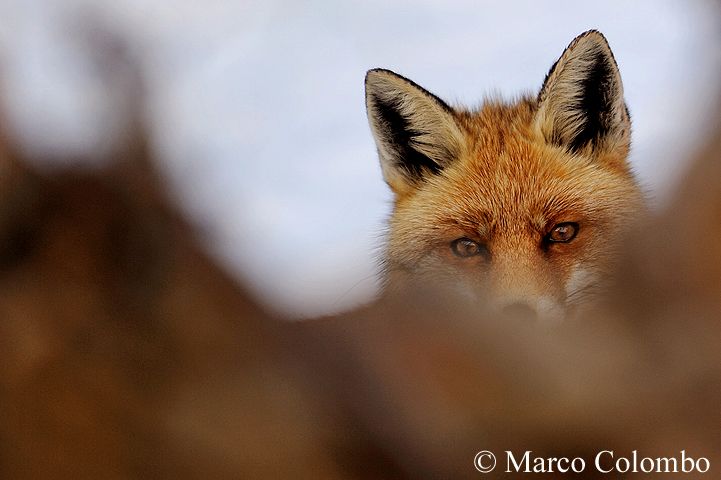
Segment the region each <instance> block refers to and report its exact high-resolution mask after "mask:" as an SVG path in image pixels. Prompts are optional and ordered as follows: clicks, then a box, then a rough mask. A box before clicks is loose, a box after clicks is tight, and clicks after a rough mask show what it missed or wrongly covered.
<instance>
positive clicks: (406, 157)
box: [365, 69, 463, 193]
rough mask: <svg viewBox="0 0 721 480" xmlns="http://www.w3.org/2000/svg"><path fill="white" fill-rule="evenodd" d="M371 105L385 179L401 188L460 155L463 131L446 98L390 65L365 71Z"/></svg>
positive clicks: (395, 186) (392, 186) (372, 128)
mask: <svg viewBox="0 0 721 480" xmlns="http://www.w3.org/2000/svg"><path fill="white" fill-rule="evenodd" d="M365 85H366V109H367V113H368V122H369V124H370V127H371V131H372V133H373V137H374V138H375V142H376V146H377V148H378V155H379V157H380V162H381V168H382V170H383V176H384V178H385V180H386V182H387V183H388V184H389V185H390V186H391V188H392V189H393V190H394V191H395V192H396V193H401V192H403V191H406V190H408V189H409V188H412V187H413V186H415V185H417V184H418V183H419V182H420V181H421V180H422V179H423V178H424V177H425V176H426V175H429V174H433V173H438V172H439V171H440V170H441V169H443V168H444V167H445V166H446V165H447V164H448V163H449V162H451V161H452V160H453V159H454V158H456V157H457V156H458V153H459V151H460V148H461V145H462V144H463V135H462V133H461V130H460V127H459V126H458V124H457V122H456V120H455V117H454V115H453V111H452V110H451V108H450V107H449V106H448V105H446V104H445V103H444V102H443V101H442V100H441V99H439V98H438V97H436V96H435V95H433V94H431V93H430V92H428V91H426V90H424V89H423V88H421V87H420V86H418V85H416V84H415V83H413V82H412V81H410V80H408V79H406V78H404V77H401V76H400V75H397V74H395V73H393V72H391V71H389V70H382V69H375V70H370V71H369V72H368V73H367V75H366V80H365Z"/></svg>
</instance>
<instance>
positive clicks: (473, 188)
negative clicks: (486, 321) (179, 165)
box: [368, 32, 643, 320]
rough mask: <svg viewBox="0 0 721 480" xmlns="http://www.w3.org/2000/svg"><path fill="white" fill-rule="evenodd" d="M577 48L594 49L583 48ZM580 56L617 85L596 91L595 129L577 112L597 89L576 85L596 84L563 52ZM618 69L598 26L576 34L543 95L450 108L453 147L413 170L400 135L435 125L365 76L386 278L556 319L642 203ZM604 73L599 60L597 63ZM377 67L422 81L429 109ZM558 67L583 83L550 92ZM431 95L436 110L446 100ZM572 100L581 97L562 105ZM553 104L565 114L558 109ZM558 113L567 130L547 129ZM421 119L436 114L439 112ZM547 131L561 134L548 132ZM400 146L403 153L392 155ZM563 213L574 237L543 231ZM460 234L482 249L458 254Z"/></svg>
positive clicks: (585, 295)
mask: <svg viewBox="0 0 721 480" xmlns="http://www.w3.org/2000/svg"><path fill="white" fill-rule="evenodd" d="M589 38H590V40H589ZM584 43H585V44H587V45H585V46H584V45H583V44H584ZM579 44H580V45H581V46H580V47H577V46H578V45H579ZM574 48H575V50H574ZM579 48H587V49H588V51H589V52H590V53H587V52H585V51H580V52H579ZM604 48H605V49H606V50H607V51H606V50H604ZM599 52H601V53H599ZM584 55H587V57H588V58H585V61H586V63H588V62H593V61H597V60H596V59H597V58H600V59H601V60H600V61H602V62H605V63H604V64H603V65H601V66H600V67H599V68H600V69H608V77H609V78H611V74H613V77H612V78H613V79H614V81H615V82H616V84H615V85H611V86H612V87H615V88H617V90H615V91H612V92H610V93H607V92H604V95H606V97H604V98H603V99H601V100H599V101H607V104H603V105H602V107H601V108H600V110H601V113H600V114H599V118H600V120H598V121H600V122H606V121H607V122H608V123H607V124H602V125H601V127H600V128H599V129H598V132H600V133H596V132H594V130H592V128H593V127H594V126H595V124H594V123H593V122H594V121H596V120H595V119H590V120H588V122H587V124H586V123H583V122H584V121H586V120H585V119H584V118H583V115H587V116H592V115H594V111H593V108H594V106H595V105H594V104H593V101H595V100H594V99H593V98H591V99H590V100H588V102H586V103H582V101H585V100H579V99H578V98H576V97H574V96H573V95H576V96H578V95H581V94H584V93H585V94H588V91H591V95H593V93H594V92H593V91H592V88H590V87H588V86H586V85H587V84H584V83H583V82H592V80H593V79H591V80H585V79H584V78H580V79H577V78H570V79H569V78H568V75H569V73H568V72H571V73H573V74H577V73H578V72H574V71H573V67H574V65H573V64H572V63H570V66H569V62H572V61H573V58H574V57H581V58H584V57H583V56H584ZM594 55H595V57H594ZM604 55H606V56H604ZM568 58H570V59H571V60H568ZM589 58H590V59H589ZM564 62H566V63H565V64H564ZM559 65H560V66H559ZM559 68H561V69H563V68H565V73H564V71H561V72H560V73H559ZM615 68H616V67H615V61H613V56H612V55H611V54H610V50H609V49H608V46H607V44H606V42H605V39H604V38H603V37H602V36H601V35H600V34H599V33H597V32H589V33H586V34H584V35H582V36H580V37H579V38H578V39H576V40H575V41H574V42H573V43H572V44H571V45H570V46H569V48H568V49H567V50H566V52H564V55H563V56H562V57H561V59H560V60H559V62H558V63H557V64H556V66H554V69H552V72H551V73H550V74H549V76H548V79H547V81H546V84H545V85H544V88H543V90H542V94H543V95H539V98H537V99H536V98H530V97H525V98H521V99H520V100H517V101H515V102H503V101H500V100H489V101H486V102H485V103H484V104H483V105H482V106H481V107H480V108H479V109H477V110H466V109H460V108H454V109H452V111H451V113H452V115H451V116H450V117H452V119H453V123H454V125H455V126H456V127H457V128H459V129H460V131H461V132H462V136H463V141H462V142H461V144H460V146H456V144H457V143H458V141H457V139H455V138H454V139H453V142H452V143H449V146H448V147H445V150H442V151H449V152H450V155H451V156H452V158H432V157H430V156H428V155H426V156H425V157H421V162H425V163H426V164H430V165H431V167H432V168H433V169H436V170H437V171H430V170H429V169H428V168H427V167H425V166H424V165H421V167H422V168H419V169H418V170H419V171H420V172H421V173H420V174H419V173H418V172H415V173H414V172H413V170H412V168H415V167H414V166H413V165H404V164H403V161H405V160H406V159H407V158H409V156H417V155H418V153H417V152H416V151H412V150H409V149H408V148H407V147H406V148H405V150H403V149H402V148H401V147H399V146H398V145H399V143H401V142H402V141H403V140H404V139H405V138H406V137H404V136H403V135H404V134H405V135H406V136H410V138H411V140H410V142H413V141H414V139H415V138H417V131H422V132H423V135H425V137H428V136H431V137H432V136H433V134H434V132H433V131H432V130H430V131H429V129H428V128H426V126H425V124H423V125H422V124H420V122H418V121H417V120H416V119H415V118H405V120H404V119H403V118H402V119H401V120H399V119H398V118H399V117H398V115H396V116H395V117H394V116H393V115H394V113H393V110H392V109H393V107H394V104H393V103H389V102H387V101H386V99H385V97H375V96H374V95H375V92H374V90H373V85H371V86H370V87H368V90H369V91H368V104H369V118H370V121H371V127H372V129H373V131H374V134H375V135H376V141H377V143H378V146H379V153H380V154H381V163H382V164H383V165H384V175H385V176H386V180H387V181H388V183H389V185H390V186H391V188H392V190H393V191H394V193H395V204H394V210H393V214H392V216H391V219H390V222H389V232H388V239H387V250H386V258H385V262H386V265H385V266H386V271H387V278H386V280H387V284H388V285H391V286H392V285H395V284H398V283H405V281H406V280H409V279H418V278H421V279H424V280H430V281H435V282H440V283H442V284H443V285H452V286H453V288H456V289H459V290H461V291H465V292H468V293H469V294H470V295H471V296H473V297H477V298H481V299H483V300H486V302H485V304H487V305H491V306H492V307H498V308H502V307H505V306H508V305H514V304H522V305H524V306H526V307H529V308H530V309H531V310H534V311H535V312H536V313H537V314H539V315H540V316H541V317H542V318H543V319H546V320H558V319H560V318H562V317H563V316H564V315H565V314H567V313H568V312H569V311H570V310H571V309H572V308H573V307H575V306H578V305H581V304H584V303H586V301H587V300H588V299H589V298H591V297H592V295H591V293H593V292H594V291H596V290H598V289H599V288H600V286H601V285H602V284H603V280H604V279H605V278H606V277H607V273H606V272H607V271H608V269H609V267H610V266H611V265H612V263H613V258H614V256H615V247H616V246H617V245H618V242H619V241H620V240H621V239H622V238H623V235H624V232H625V231H627V230H628V228H629V227H630V226H631V225H632V224H633V223H634V222H635V221H636V220H637V219H638V217H639V214H640V213H641V212H642V211H643V198H642V195H641V192H640V189H639V187H638V185H637V183H636V181H635V179H634V178H633V175H632V174H631V172H630V168H629V166H628V164H627V161H626V157H627V155H628V150H629V138H628V132H629V130H630V123H629V121H628V116H627V112H626V110H625V104H624V103H623V97H622V89H621V84H620V76H618V74H617V70H616V69H615ZM554 70H555V71H554ZM604 74H606V71H605V70H603V71H601V75H604ZM378 75H383V76H385V77H386V78H387V81H388V82H392V81H396V82H408V83H409V84H410V85H412V86H414V87H416V88H418V89H419V90H421V92H420V93H416V94H414V95H417V96H418V97H422V98H423V102H424V104H423V108H424V111H423V112H422V113H423V115H427V110H428V107H427V103H428V101H429V100H428V99H429V98H435V97H432V96H431V94H429V93H427V92H425V91H422V89H420V87H417V86H416V85H415V84H412V82H409V81H407V80H405V79H403V78H402V77H399V76H394V75H395V74H392V72H387V71H371V72H369V77H374V76H378ZM564 75H565V76H564ZM589 75H591V74H589ZM557 78H560V79H561V80H563V81H565V84H564V85H563V88H565V89H566V90H568V89H569V88H570V87H569V86H568V85H569V82H571V83H570V84H572V82H576V83H577V84H578V85H580V87H579V88H585V90H582V91H581V90H579V91H580V92H581V93H580V94H579V92H571V93H570V94H569V93H568V92H565V91H564V92H561V93H557V92H555V93H554V88H555V89H556V90H559V88H558V87H557V83H561V82H557V83H553V82H555V81H556V79H557ZM371 80H373V79H372V78H371ZM602 80H603V81H602V82H600V83H601V84H603V85H602V86H607V85H608V82H607V81H606V77H603V79H602ZM604 82H605V83H604ZM382 93H383V92H382ZM383 94H385V93H383ZM554 95H555V96H554ZM559 95H561V96H560V97H559ZM563 95H567V97H563ZM549 97H550V100H551V101H549V100H548V99H549ZM413 100H414V98H413V97H410V98H406V97H404V98H403V99H402V101H403V108H405V109H411V108H412V102H413ZM436 100H437V102H439V106H440V108H439V110H445V109H447V108H450V107H447V106H446V105H445V104H443V103H442V101H441V100H440V99H436ZM383 102H386V103H385V104H384V103H383ZM574 102H575V103H574ZM409 104H410V105H411V107H408V106H407V105H409ZM578 105H581V106H582V107H583V108H579V112H574V111H571V113H570V114H569V111H570V110H572V109H573V108H574V106H578ZM587 105H590V106H588V107H587ZM584 108H585V110H584ZM554 109H555V110H556V111H557V112H560V113H553V112H554ZM606 110H609V112H610V113H609V112H607V111H606ZM611 110H613V111H612V112H611ZM389 111H390V113H388V112H389ZM589 111H590V113H589ZM549 112H550V113H549ZM403 113H404V112H401V114H403ZM416 113H417V112H416ZM441 115H446V112H443V113H441V112H439V113H438V118H441V119H444V118H445V117H441ZM554 115H556V117H554ZM558 116H563V120H564V121H565V122H566V123H565V124H564V125H565V127H562V128H567V129H566V130H565V131H560V132H557V134H554V133H553V131H554V128H556V129H558V128H560V127H558V125H559V124H560V123H559V120H558V118H557V117H558ZM554 118H555V122H556V123H555V126H554ZM569 118H575V119H576V120H575V121H577V124H574V125H571V126H570V127H569V125H570V124H569V123H568V122H569V120H568V119H569ZM579 118H580V120H578V119H579ZM444 121H445V120H444ZM394 122H395V123H394ZM404 122H405V123H404ZM426 123H428V124H432V125H436V124H439V123H440V122H439V121H438V119H437V118H434V119H433V121H432V122H426ZM589 125H590V127H589ZM394 128H395V129H396V130H397V131H394V130H393V129H394ZM404 128H405V129H407V132H409V133H407V132H406V131H404V130H402V129H404ZM584 128H585V129H587V130H588V131H589V133H588V136H589V138H591V140H590V141H587V142H586V143H585V144H580V145H579V146H577V148H571V147H570V146H569V143H570V141H571V140H572V139H573V138H575V137H573V136H574V135H578V132H579V131H581V130H583V129H584ZM449 130H450V129H449V128H444V129H442V130H441V129H439V135H436V137H434V138H433V141H434V142H436V143H438V144H440V146H441V147H443V144H444V141H445V139H444V137H443V136H442V132H443V131H449ZM404 132H405V133H404ZM414 135H416V136H414ZM554 135H556V136H557V137H558V138H561V139H562V140H561V141H560V142H559V141H554ZM593 135H597V136H596V137H593ZM569 139H570V140H569ZM580 140H583V138H581V139H580ZM580 140H579V143H580ZM424 141H427V140H425V139H424ZM394 148H395V149H396V150H393V149H394ZM437 150H440V149H437ZM388 151H394V152H396V153H395V154H394V155H395V156H394V157H389V156H386V157H385V158H384V152H388ZM426 151H430V150H429V149H428V148H426ZM408 152H410V155H409V153H408ZM403 154H405V155H406V157H405V159H404V158H401V159H400V160H398V158H397V157H399V156H402V155H403ZM436 166H437V168H436ZM389 170H391V171H393V173H392V175H389V174H388V171H389ZM399 179H401V180H399ZM564 222H574V223H575V224H577V225H578V233H577V235H576V237H575V238H573V240H572V241H569V242H568V243H549V242H547V241H545V240H544V239H545V238H547V235H548V234H549V232H550V230H551V229H553V228H554V226H556V225H558V224H562V223H564ZM458 238H467V239H470V240H472V241H474V242H476V243H477V244H479V245H481V246H483V247H484V248H485V249H486V254H485V255H475V256H472V257H469V258H459V257H458V256H457V255H454V254H453V253H452V251H451V249H450V248H449V245H450V244H451V242H453V241H454V240H455V239H458Z"/></svg>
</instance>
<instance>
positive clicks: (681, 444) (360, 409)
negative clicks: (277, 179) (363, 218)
mask: <svg viewBox="0 0 721 480" xmlns="http://www.w3.org/2000/svg"><path fill="white" fill-rule="evenodd" d="M716 132H717V133H716V134H715V135H714V137H713V138H712V139H710V142H709V145H708V146H707V147H706V148H705V150H703V151H702V153H701V154H700V155H699V157H698V158H697V159H696V160H695V168H694V169H693V171H692V173H691V175H690V176H689V177H688V178H687V180H686V181H685V183H684V184H683V188H682V189H681V190H680V191H679V192H678V195H677V196H676V198H675V201H674V202H672V206H671V207H670V208H669V209H668V210H667V211H666V212H664V213H663V214H661V215H659V216H658V218H655V219H654V220H653V221H652V222H651V225H649V226H648V227H646V228H644V229H643V231H642V232H641V233H640V234H639V235H638V237H637V238H635V239H633V241H629V242H628V248H627V252H626V255H627V259H626V260H625V261H624V262H623V265H624V267H623V271H622V272H619V277H620V278H621V281H620V285H619V288H618V289H617V292H616V293H615V294H614V295H613V296H611V297H610V298H608V301H607V302H606V306H605V307H604V308H603V309H601V311H599V312H598V313H597V314H596V315H594V316H591V317H588V318H585V319H583V320H582V321H579V322H574V323H570V324H566V325H564V326H563V327H561V328H559V329H557V330H554V331H550V332H549V331H545V330H540V329H538V328H536V327H535V326H534V325H530V324H521V323H515V322H513V321H510V320H508V319H500V318H482V317H481V316H480V315H478V314H477V313H476V312H472V311H469V310H467V309H466V308H465V307H464V306H463V304H462V303H461V302H460V300H452V301H449V299H448V298H445V299H444V298H443V295H440V296H436V295H434V294H433V292H426V291H424V292H417V291H416V292H409V293H407V294H405V295H399V296H397V297H393V298H384V299H382V300H380V301H379V302H377V303H376V304H374V305H371V306H369V307H366V308H364V309H362V310H359V311H356V312H354V313H351V314H347V315H342V316H338V317H332V318H325V319H319V320H314V321H308V322H303V323H284V322H281V321H278V320H276V319H275V318H273V317H272V316H271V315H269V314H267V313H265V312H263V311H262V310H261V309H260V308H258V307H257V306H256V304H255V303H254V301H253V300H252V299H251V298H250V297H249V296H248V295H247V294H246V293H245V291H244V289H243V287H242V286H240V285H238V284H236V283H234V281H232V280H231V279H230V277H229V276H228V275H226V274H225V272H224V271H223V270H222V269H221V268H219V267H218V266H217V265H215V264H214V263H213V262H212V261H211V260H210V259H209V257H208V256H207V255H206V254H205V253H203V251H202V250H201V248H200V247H199V246H198V243H197V242H196V240H195V237H194V233H193V231H192V230H191V229H190V228H189V227H188V226H187V225H186V224H185V223H184V222H183V220H182V218H179V216H178V215H177V214H176V211H175V209H174V206H173V205H172V204H171V203H170V202H169V201H168V197H166V196H165V193H164V192H165V190H164V187H163V182H162V180H161V179H160V178H159V177H158V175H156V173H155V170H154V160H153V154H152V152H151V150H150V149H149V148H148V147H147V145H148V142H147V141H146V136H145V134H144V133H143V132H142V129H131V133H130V134H128V135H127V137H126V138H124V139H123V140H122V141H121V142H119V143H120V144H121V147H120V148H119V149H118V150H117V152H116V153H115V154H114V155H113V158H112V159H110V160H109V161H106V162H103V164H106V165H109V166H108V167H107V168H105V169H103V170H95V171H92V172H88V171H61V172H58V171H55V172H53V173H39V172H36V171H33V170H31V169H30V168H29V167H28V165H29V164H30V162H28V160H27V159H26V158H25V157H24V154H23V153H22V152H21V151H19V150H18V149H17V148H15V147H14V144H13V141H12V139H10V138H8V137H7V136H4V137H3V139H2V146H1V148H2V151H1V152H0V319H1V321H0V412H2V421H1V422H0V477H2V478H74V479H75V478H155V477H161V478H285V477H292V478H409V479H410V478H412V479H419V478H475V477H478V476H480V475H481V474H480V473H478V472H477V471H476V470H475V468H474V466H473V458H474V455H475V453H476V452H478V451H480V450H491V451H495V452H497V454H500V452H502V451H505V450H511V451H513V452H517V453H518V454H519V456H520V455H521V454H522V453H523V452H525V451H526V450H532V451H533V452H534V455H537V456H544V457H547V456H554V457H559V456H567V457H575V456H579V457H582V458H585V459H586V460H587V464H588V465H587V467H586V471H585V472H584V473H583V474H582V475H581V476H582V478H596V477H598V478H603V477H604V475H603V474H601V473H599V472H597V471H595V470H594V468H593V467H592V459H593V456H594V455H595V454H596V453H597V452H599V451H601V450H613V451H615V452H616V456H617V457H619V456H626V457H629V456H630V455H631V452H632V451H633V450H638V452H639V455H643V456H649V457H654V458H655V457H667V456H677V457H678V456H679V455H680V453H679V452H680V451H681V450H685V451H686V452H687V454H688V455H691V456H693V457H695V458H699V457H706V458H708V459H709V461H710V465H711V468H710V470H709V472H708V473H705V474H701V473H692V474H688V475H686V476H685V478H715V477H716V476H718V473H719V471H721V470H719V468H721V466H720V465H721V464H720V463H719V462H721V452H720V451H719V449H718V446H719V445H721V409H720V408H719V405H721V348H719V345H720V344H721V327H719V319H720V318H721V220H720V219H721V158H720V157H721V130H719V129H717V130H716ZM504 468H505V463H504V462H503V460H502V459H501V457H500V455H499V466H498V467H497V468H496V470H495V471H494V474H490V475H495V477H492V478H512V477H513V475H512V474H508V473H505V472H504V471H503V470H504ZM639 475H643V476H648V474H639ZM667 475H668V474H667ZM486 476H487V477H488V476H489V475H486Z"/></svg>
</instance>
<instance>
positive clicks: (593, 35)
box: [571, 29, 610, 49]
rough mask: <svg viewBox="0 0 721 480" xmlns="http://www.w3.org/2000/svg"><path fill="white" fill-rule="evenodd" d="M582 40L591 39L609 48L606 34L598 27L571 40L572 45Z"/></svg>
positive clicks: (590, 40)
mask: <svg viewBox="0 0 721 480" xmlns="http://www.w3.org/2000/svg"><path fill="white" fill-rule="evenodd" d="M581 41H589V42H592V43H595V44H597V45H603V46H605V47H606V48H609V45H608V40H607V39H606V36H605V35H604V34H603V33H601V32H600V31H598V30H596V29H591V30H586V31H585V32H583V33H582V34H580V35H579V36H577V37H576V38H574V39H573V41H572V42H571V45H574V44H577V43H579V42H581ZM609 49H610V48H609Z"/></svg>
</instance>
